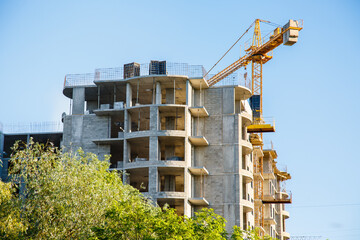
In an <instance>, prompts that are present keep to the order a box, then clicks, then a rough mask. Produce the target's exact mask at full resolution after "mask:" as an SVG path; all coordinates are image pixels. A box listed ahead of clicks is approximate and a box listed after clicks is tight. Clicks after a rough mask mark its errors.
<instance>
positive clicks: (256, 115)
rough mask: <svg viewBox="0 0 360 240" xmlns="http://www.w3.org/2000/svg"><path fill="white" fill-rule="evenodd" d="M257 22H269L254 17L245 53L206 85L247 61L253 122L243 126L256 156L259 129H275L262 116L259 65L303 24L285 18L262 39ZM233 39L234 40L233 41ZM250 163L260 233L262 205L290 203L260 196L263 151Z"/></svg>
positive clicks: (288, 41) (260, 136)
mask: <svg viewBox="0 0 360 240" xmlns="http://www.w3.org/2000/svg"><path fill="white" fill-rule="evenodd" d="M260 22H264V23H270V22H269V21H265V20H261V19H256V20H255V22H254V23H253V24H252V25H251V26H250V27H249V28H251V27H252V26H253V25H254V34H253V38H252V44H251V46H250V47H249V48H247V49H245V55H244V56H242V57H240V58H239V59H238V60H237V61H235V62H234V63H232V64H231V65H229V66H228V67H226V68H225V69H223V70H222V71H220V72H219V73H217V74H215V75H214V76H213V77H211V78H210V79H209V80H208V84H209V86H213V85H215V84H216V83H218V82H220V81H221V80H222V79H224V78H226V77H227V76H229V75H230V74H232V73H234V72H235V71H236V70H238V69H240V68H241V67H246V66H247V65H248V64H250V63H251V78H252V84H251V88H252V89H251V90H252V96H251V98H250V106H251V108H252V111H253V123H252V124H251V125H250V126H248V127H247V132H248V133H251V135H250V139H251V138H254V139H257V140H260V143H258V144H255V143H253V142H252V144H253V146H254V154H255V155H257V151H258V152H261V153H262V152H263V143H262V139H263V132H275V125H274V124H268V123H265V121H264V118H263V64H265V63H266V62H268V61H269V60H271V59H272V56H271V55H269V53H270V52H271V51H272V50H274V49H275V48H277V47H278V46H280V45H281V44H284V45H290V46H291V45H293V44H295V43H296V42H297V39H298V34H299V31H300V30H302V25H303V24H302V20H300V21H294V20H289V22H288V23H287V24H286V25H284V26H283V27H282V28H281V27H276V28H275V29H274V31H273V32H272V34H271V35H270V37H269V39H268V40H267V41H264V39H262V37H261V31H260ZM249 28H248V29H247V30H246V32H247V31H248V30H249ZM246 32H245V33H246ZM245 33H244V34H245ZM244 34H243V35H244ZM243 35H242V36H243ZM242 36H241V37H242ZM241 37H240V38H241ZM240 38H239V39H240ZM239 39H238V41H239ZM238 41H237V42H238ZM237 42H235V44H236V43H237ZM235 44H234V45H235ZM234 45H233V46H234ZM231 48H232V47H231ZM231 48H230V49H231ZM230 49H229V50H230ZM229 50H228V52H229ZM226 53H227V52H226ZM226 53H225V55H226ZM225 55H224V56H225ZM224 56H223V57H224ZM223 57H222V58H223ZM222 58H221V59H222ZM221 59H220V60H221ZM220 60H219V61H220ZM219 61H218V62H219ZM218 62H217V63H218ZM217 63H216V64H217ZM216 64H215V65H216ZM215 65H214V66H215ZM254 142H255V141H254ZM253 164H254V170H253V172H254V200H255V201H254V210H255V211H254V213H255V214H254V215H255V216H254V220H255V227H257V228H258V229H260V232H259V233H260V235H263V233H264V232H263V230H261V229H264V204H269V203H270V204H272V203H275V204H276V203H291V198H290V199H286V200H285V201H265V200H264V199H263V197H264V193H263V185H264V178H263V154H259V156H258V157H254V161H253Z"/></svg>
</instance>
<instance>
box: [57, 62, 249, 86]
mask: <svg viewBox="0 0 360 240" xmlns="http://www.w3.org/2000/svg"><path fill="white" fill-rule="evenodd" d="M149 68H150V67H149V63H143V64H140V76H149V75H150V71H149ZM206 73H207V71H206V70H205V68H204V67H203V66H202V65H189V64H187V63H172V62H167V63H166V75H183V76H188V77H189V78H202V77H204V76H205V75H206ZM164 75H165V74H164ZM212 76H213V75H212ZM212 76H211V75H206V76H205V80H208V79H210V78H211V77H212ZM122 79H124V67H114V68H97V69H95V72H94V73H85V74H67V75H66V76H65V80H64V88H65V87H76V86H95V83H94V81H96V82H101V81H116V80H122ZM226 85H241V86H245V87H247V88H249V89H251V79H249V78H247V76H246V75H244V76H241V75H240V74H238V73H233V74H231V75H229V76H227V77H226V78H225V79H223V80H221V81H220V82H218V83H217V84H216V85H215V86H226Z"/></svg>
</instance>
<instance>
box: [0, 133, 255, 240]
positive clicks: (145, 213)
mask: <svg viewBox="0 0 360 240" xmlns="http://www.w3.org/2000/svg"><path fill="white" fill-rule="evenodd" d="M13 150H14V153H13V154H12V156H11V160H10V161H11V166H12V167H11V169H10V173H11V174H12V177H11V181H10V182H9V183H3V182H1V181H0V238H1V239H104V240H105V239H139V240H140V239H148V240H150V239H228V238H229V237H230V238H231V239H260V238H259V237H258V236H257V235H256V233H255V231H245V232H243V231H241V230H240V228H238V227H234V233H233V234H232V236H229V235H228V234H227V233H226V231H225V222H226V221H225V219H224V218H223V217H221V216H219V215H217V214H215V213H214V211H213V210H212V209H203V210H201V211H199V212H197V213H195V216H194V217H192V218H189V217H186V216H185V217H183V216H179V215H177V214H176V211H175V210H174V209H172V208H169V207H167V206H165V207H164V208H160V207H157V206H155V205H154V204H153V202H152V201H151V200H149V199H147V198H146V197H144V196H143V195H142V194H141V193H140V192H139V191H138V190H137V189H134V188H133V187H131V186H130V185H126V184H123V183H122V181H121V176H120V174H119V173H117V172H115V171H113V172H109V171H108V169H109V163H108V158H107V159H105V161H100V160H99V159H98V158H97V156H96V155H95V154H91V153H87V154H85V153H84V152H83V151H82V150H81V149H80V150H78V151H77V152H76V153H71V152H70V153H63V152H61V151H60V150H59V149H57V148H55V147H53V145H51V144H47V145H43V144H38V143H34V142H32V140H31V141H30V143H29V144H21V143H16V144H15V145H14V148H13ZM17 186H22V187H21V189H22V190H21V191H20V194H18V193H17V189H16V188H17Z"/></svg>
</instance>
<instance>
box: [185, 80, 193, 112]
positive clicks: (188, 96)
mask: <svg viewBox="0 0 360 240" xmlns="http://www.w3.org/2000/svg"><path fill="white" fill-rule="evenodd" d="M192 96H193V89H192V86H191V84H190V81H189V80H187V81H186V105H188V106H189V107H190V106H193V100H192Z"/></svg>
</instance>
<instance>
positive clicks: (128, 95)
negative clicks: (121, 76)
mask: <svg viewBox="0 0 360 240" xmlns="http://www.w3.org/2000/svg"><path fill="white" fill-rule="evenodd" d="M131 106H132V88H131V85H130V83H126V107H128V108H129V107H131Z"/></svg>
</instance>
